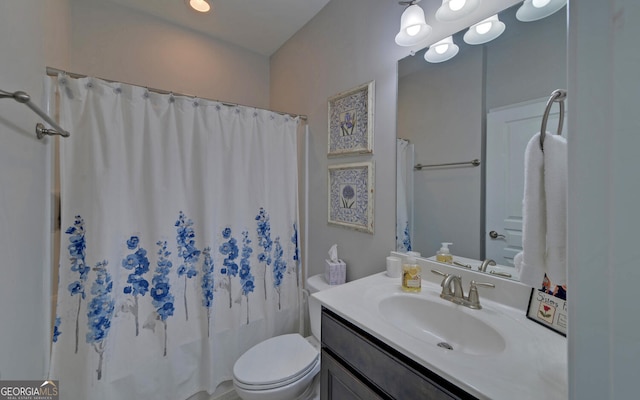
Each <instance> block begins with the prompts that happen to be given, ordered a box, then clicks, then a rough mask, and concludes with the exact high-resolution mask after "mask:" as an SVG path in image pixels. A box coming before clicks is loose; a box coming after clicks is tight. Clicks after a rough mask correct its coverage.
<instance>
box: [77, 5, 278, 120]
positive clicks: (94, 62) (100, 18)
mask: <svg viewBox="0 0 640 400" xmlns="http://www.w3.org/2000/svg"><path fill="white" fill-rule="evenodd" d="M178 1H181V0H178ZM71 5H72V8H71V18H72V24H71V54H70V70H71V71H72V72H77V73H81V74H85V75H91V76H97V77H101V78H106V79H112V80H116V81H119V82H127V83H132V84H136V85H140V86H148V87H152V88H157V89H163V90H171V91H174V92H177V93H185V94H191V95H195V96H200V97H206V98H212V99H218V100H222V101H228V102H235V103H240V104H245V105H249V106H254V107H261V108H268V107H269V58H268V57H265V56H262V55H259V54H256V53H253V52H250V51H248V50H245V49H242V48H240V47H237V46H233V45H230V44H227V43H224V42H221V41H217V40H214V39H212V38H210V37H208V36H206V35H203V34H200V33H197V32H195V31H191V30H188V29H185V28H182V27H179V26H177V25H172V24H171V23H167V22H166V21H163V20H160V19H158V18H155V17H152V16H149V15H146V14H143V13H141V12H139V11H137V10H134V9H128V8H125V7H122V6H120V5H118V4H115V3H112V2H108V1H101V0H71Z"/></svg>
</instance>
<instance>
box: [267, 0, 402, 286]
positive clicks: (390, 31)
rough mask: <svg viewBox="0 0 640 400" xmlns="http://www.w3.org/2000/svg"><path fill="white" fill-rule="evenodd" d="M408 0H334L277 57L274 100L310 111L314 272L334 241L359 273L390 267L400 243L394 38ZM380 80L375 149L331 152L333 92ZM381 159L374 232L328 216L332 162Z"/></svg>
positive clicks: (353, 274) (350, 273)
mask: <svg viewBox="0 0 640 400" xmlns="http://www.w3.org/2000/svg"><path fill="white" fill-rule="evenodd" d="M402 10H403V9H402V7H400V6H398V4H397V3H396V2H393V1H384V2H383V1H370V0H340V1H331V2H329V4H328V5H327V6H326V7H325V8H324V9H323V10H322V11H321V12H320V13H319V14H318V15H317V16H316V17H315V18H314V19H313V20H312V21H311V22H309V23H308V24H307V25H306V26H305V27H303V28H302V29H301V30H300V31H298V32H297V33H296V34H295V35H294V36H293V38H291V39H290V40H289V41H288V42H287V43H286V44H285V45H284V46H283V47H281V48H280V49H279V50H278V51H277V52H276V53H275V54H274V55H273V56H272V57H271V107H272V108H274V109H278V110H287V111H290V112H296V113H301V114H307V115H308V116H309V129H310V143H309V146H310V157H309V167H310V178H309V194H308V196H309V221H308V223H309V238H308V243H309V251H308V260H309V273H310V274H314V273H320V272H322V271H323V268H324V260H325V258H327V250H329V247H330V246H331V245H332V244H334V243H337V244H338V255H339V256H340V258H342V259H343V260H344V261H345V262H346V263H347V279H348V280H353V279H356V278H360V277H363V276H366V275H369V274H371V273H374V272H379V271H381V270H382V269H383V268H384V260H385V256H386V255H388V254H389V251H391V250H393V249H394V247H395V190H396V185H395V171H396V166H395V138H396V135H395V131H396V117H395V115H396V88H397V77H396V70H397V60H398V59H400V58H402V57H404V56H405V55H408V52H406V51H403V50H402V49H401V48H400V47H398V46H397V45H396V44H395V42H394V37H395V34H396V33H397V30H398V28H399V26H398V21H399V20H400V14H402ZM371 80H375V84H376V93H375V96H376V97H375V117H374V119H375V123H374V126H375V128H374V130H375V133H374V135H375V140H374V154H373V156H355V157H354V156H351V157H339V158H332V159H328V158H327V99H328V98H329V97H331V96H332V95H334V94H337V93H340V92H342V91H345V90H347V89H350V88H353V87H355V86H358V85H360V84H362V83H365V82H368V81H371ZM366 160H373V161H374V162H375V169H376V171H375V174H376V179H375V200H374V202H375V216H374V222H375V234H374V235H370V234H367V233H362V232H357V231H353V230H348V229H344V228H341V227H335V226H329V225H328V224H327V166H328V165H332V164H341V163H347V162H358V161H366Z"/></svg>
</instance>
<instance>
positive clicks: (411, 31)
mask: <svg viewBox="0 0 640 400" xmlns="http://www.w3.org/2000/svg"><path fill="white" fill-rule="evenodd" d="M420 29H422V28H421V27H420V25H411V26H408V27H407V29H406V32H407V35H409V36H415V35H417V34H418V33H420Z"/></svg>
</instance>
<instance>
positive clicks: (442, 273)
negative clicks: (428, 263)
mask: <svg viewBox="0 0 640 400" xmlns="http://www.w3.org/2000/svg"><path fill="white" fill-rule="evenodd" d="M431 272H433V273H434V274H436V275H440V276H444V277H445V278H446V277H447V276H449V274H445V273H444V272H440V271H438V270H437V269H432V270H431Z"/></svg>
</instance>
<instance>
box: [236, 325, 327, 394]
mask: <svg viewBox="0 0 640 400" xmlns="http://www.w3.org/2000/svg"><path fill="white" fill-rule="evenodd" d="M319 362H320V353H319V352H318V350H317V349H316V348H315V347H313V345H311V344H310V343H309V342H308V341H307V340H306V339H305V338H303V337H302V336H300V335H299V334H297V333H293V334H287V335H281V336H276V337H273V338H270V339H267V340H265V341H264V342H261V343H258V344H257V345H255V346H253V347H252V348H251V349H249V350H248V351H247V352H245V353H244V354H243V355H242V356H241V357H240V358H239V359H238V360H237V361H236V363H235V365H234V366H233V378H234V383H235V384H236V385H237V386H238V387H239V388H242V389H247V390H268V389H275V388H279V387H282V386H286V385H289V384H291V383H292V382H295V381H297V380H299V379H301V378H303V377H304V376H305V375H307V374H309V372H310V371H313V370H314V369H317V368H318V364H319Z"/></svg>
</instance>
